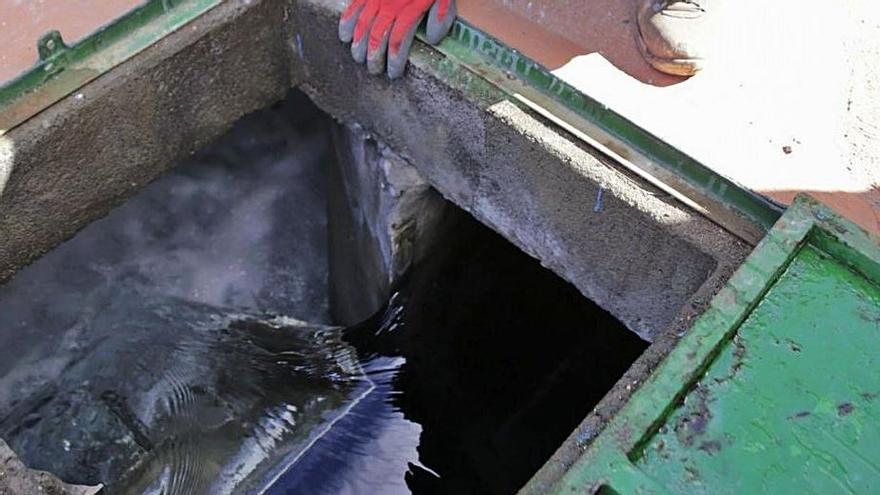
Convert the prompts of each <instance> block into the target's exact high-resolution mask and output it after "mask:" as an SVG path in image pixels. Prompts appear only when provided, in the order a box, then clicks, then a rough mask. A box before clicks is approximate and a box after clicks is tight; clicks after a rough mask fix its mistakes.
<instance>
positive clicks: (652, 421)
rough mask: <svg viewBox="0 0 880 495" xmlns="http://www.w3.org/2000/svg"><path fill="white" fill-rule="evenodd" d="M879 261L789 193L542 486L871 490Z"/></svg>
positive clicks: (859, 238)
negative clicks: (679, 331) (608, 414)
mask: <svg viewBox="0 0 880 495" xmlns="http://www.w3.org/2000/svg"><path fill="white" fill-rule="evenodd" d="M878 267H880V248H878V241H877V239H876V238H873V237H871V236H870V235H868V234H867V233H865V232H864V231H863V230H861V229H859V228H858V227H856V226H855V225H853V224H851V223H849V222H848V221H846V220H843V219H841V218H840V217H838V216H837V215H835V214H834V213H832V212H831V211H830V210H829V209H828V208H827V207H825V206H823V205H820V204H818V203H816V202H814V201H813V200H811V199H808V198H806V197H804V196H801V197H799V198H798V199H797V201H796V202H795V204H794V205H793V206H792V208H791V209H790V210H789V211H788V212H787V213H786V214H785V215H784V216H783V217H782V219H781V220H780V221H779V222H778V223H777V224H776V226H775V227H774V228H773V229H772V230H771V231H770V233H769V234H768V236H767V237H766V238H765V239H764V241H762V243H761V244H760V245H759V246H758V248H757V249H756V250H755V252H754V253H753V254H752V255H751V256H750V257H749V259H748V260H747V261H746V262H745V264H744V265H743V266H742V268H741V269H740V270H739V271H738V272H737V273H736V274H735V275H734V276H733V277H732V279H731V281H730V283H729V284H728V286H727V287H725V288H724V289H723V290H722V291H721V293H719V295H718V296H717V297H716V298H715V299H714V300H713V302H712V305H711V308H710V309H709V311H707V312H706V313H705V314H704V315H703V317H701V319H700V320H699V321H698V322H697V323H696V324H695V326H694V328H693V329H692V330H691V332H690V333H689V334H688V335H686V336H685V337H684V338H683V339H682V340H681V342H680V343H679V345H678V346H677V347H676V349H675V350H673V352H672V353H671V354H670V355H669V356H668V358H667V359H666V361H664V362H663V363H662V364H661V365H660V366H659V367H658V369H657V370H655V372H654V373H653V374H652V375H651V377H650V378H649V379H648V380H647V381H646V382H645V384H644V385H643V386H642V388H641V389H640V390H638V391H637V392H636V393H635V394H634V395H633V397H632V399H631V400H630V402H629V403H628V404H627V405H626V406H625V407H624V409H623V410H622V411H621V412H620V414H618V415H617V416H616V417H615V418H614V419H613V420H612V421H611V422H610V423H609V425H608V427H607V428H606V429H605V431H603V432H602V433H601V434H600V435H599V437H598V438H597V439H596V441H595V442H594V443H593V444H592V445H591V446H590V447H589V448H588V449H587V451H586V452H585V453H584V454H583V455H582V457H581V458H580V459H579V460H578V461H577V462H576V463H575V465H574V466H573V467H572V468H571V469H570V470H569V471H568V472H567V473H566V474H565V475H564V477H563V479H562V480H561V481H560V482H559V483H558V484H557V486H556V487H555V488H554V493H583V492H584V490H587V491H590V490H600V492H601V493H604V492H607V493H620V494H636V493H683V494H686V493H712V494H716V493H717V494H723V493H731V494H735V493H736V494H738V493H836V492H843V493H865V494H868V493H877V492H878V490H880V373H878V372H877V370H878V364H880V353H878V352H877V351H878V350H880V279H878V278H877V275H878V271H877V270H878Z"/></svg>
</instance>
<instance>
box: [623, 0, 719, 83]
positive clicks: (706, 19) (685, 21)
mask: <svg viewBox="0 0 880 495" xmlns="http://www.w3.org/2000/svg"><path fill="white" fill-rule="evenodd" d="M716 1H717V0H639V10H638V13H637V18H636V19H637V25H638V29H639V32H638V42H639V48H640V49H641V51H642V55H643V56H644V57H645V60H647V61H648V63H649V64H651V65H652V66H654V68H656V69H657V70H659V71H661V72H665V73H667V74H673V75H676V76H691V75H693V74H694V73H696V72H697V71H699V70H700V69H702V68H703V65H704V63H705V61H706V59H707V56H708V51H709V49H710V46H711V43H710V42H711V36H712V35H713V31H714V26H713V25H712V24H711V20H712V19H711V15H712V14H711V12H710V4H712V3H714V2H716Z"/></svg>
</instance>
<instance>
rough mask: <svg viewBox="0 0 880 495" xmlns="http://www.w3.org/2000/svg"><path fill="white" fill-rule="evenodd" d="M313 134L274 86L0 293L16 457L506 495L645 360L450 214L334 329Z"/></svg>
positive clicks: (321, 127) (391, 489) (319, 489)
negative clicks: (359, 318)
mask: <svg viewBox="0 0 880 495" xmlns="http://www.w3.org/2000/svg"><path fill="white" fill-rule="evenodd" d="M332 125H333V124H332V123H331V122H330V120H329V118H328V117H327V116H325V115H323V114H322V113H320V112H319V111H318V110H317V109H316V108H315V107H313V106H312V104H311V102H309V100H308V99H307V98H306V97H305V96H303V95H302V94H301V93H297V92H293V93H291V94H290V95H289V96H288V98H287V99H286V100H284V101H282V102H280V103H278V104H276V105H274V106H272V107H271V108H268V109H265V110H263V111H260V112H257V113H255V114H252V115H249V116H247V117H246V118H244V119H242V121H240V122H239V123H238V124H237V125H236V126H235V127H234V129H233V130H231V131H230V132H229V133H227V134H226V135H225V136H223V137H221V138H220V139H218V140H217V141H216V142H214V143H213V144H211V145H209V146H207V147H206V148H204V149H203V150H201V151H200V152H199V153H197V154H196V155H194V156H193V157H192V158H190V159H188V160H185V161H184V162H182V163H180V164H179V165H178V166H177V167H175V168H174V169H172V170H171V171H170V172H168V173H167V174H165V175H164V176H163V177H161V178H160V179H158V180H157V181H155V182H154V183H152V184H150V185H149V186H147V187H146V188H145V189H144V190H143V191H142V192H141V193H140V194H138V195H137V196H135V197H133V198H132V199H130V200H129V201H128V202H126V203H125V204H124V205H122V206H121V207H119V208H117V209H116V210H114V211H113V212H111V213H110V214H109V215H108V216H107V217H106V218H104V219H101V220H99V221H97V222H94V223H93V224H91V225H89V226H88V227H87V228H86V229H84V230H83V231H81V232H80V233H79V234H77V236H76V237H74V238H73V239H71V240H69V241H67V242H66V243H64V244H63V245H61V246H59V247H58V248H57V249H55V250H54V251H52V252H50V253H49V254H47V255H45V256H44V257H43V258H41V259H40V260H38V261H37V262H36V263H34V264H33V265H31V266H30V267H27V268H25V269H23V270H22V271H21V272H20V273H19V274H18V275H17V276H16V277H15V278H14V279H13V280H12V281H10V282H9V283H7V284H6V285H5V286H3V287H0V306H2V307H3V308H4V311H3V312H2V313H0V339H2V342H3V348H4V356H5V358H4V360H3V362H2V363H0V437H2V438H4V439H5V440H6V441H7V442H8V443H9V445H10V446H11V447H12V448H13V449H14V450H15V451H16V452H17V453H18V455H19V456H20V457H21V458H22V459H23V460H24V461H25V463H26V464H28V466H30V467H33V468H39V469H45V470H49V471H51V472H53V473H55V474H57V475H59V476H60V477H61V478H62V479H63V480H64V481H67V482H71V483H81V484H95V483H104V484H105V485H106V486H107V487H108V489H109V490H110V493H153V492H155V493H248V492H249V491H252V490H267V493H291V494H292V493H316V494H320V493H406V492H412V493H456V494H459V493H499V494H502V493H514V492H515V491H516V490H517V489H518V488H519V487H520V486H522V485H523V484H524V483H525V482H526V481H527V480H528V479H529V478H530V477H531V476H532V475H533V474H534V472H535V471H536V470H537V469H538V468H540V466H541V465H542V464H543V463H544V462H545V461H546V460H547V459H548V458H549V457H550V455H552V454H553V452H554V450H555V449H556V448H558V447H559V445H560V444H561V443H562V441H563V440H564V439H565V438H566V437H567V436H568V435H569V434H570V432H571V431H573V430H574V428H575V427H576V426H577V424H578V423H579V422H580V421H581V420H582V419H583V418H584V417H585V416H586V415H587V414H589V412H590V411H591V409H592V408H593V407H594V406H595V405H596V404H597V403H598V402H599V400H600V399H602V397H603V396H604V395H605V394H606V393H607V392H608V391H609V390H610V389H611V388H612V387H613V386H614V384H615V382H616V381H617V380H618V379H619V378H620V377H621V375H622V374H623V373H624V372H625V371H626V370H627V369H628V367H629V366H630V364H632V362H633V361H635V359H636V358H638V356H639V355H640V354H641V353H642V351H643V350H644V349H645V348H646V347H647V343H645V342H644V341H642V340H640V339H639V338H637V337H636V336H635V334H633V333H631V332H629V331H628V330H627V329H626V328H625V327H624V326H623V325H622V324H621V323H620V322H619V321H617V320H616V319H615V318H614V317H613V316H612V315H610V314H609V313H607V312H605V311H604V310H602V309H601V308H599V307H598V306H597V305H595V304H594V303H592V302H591V301H589V300H588V299H586V298H584V297H583V296H582V295H581V294H580V292H578V291H577V290H576V289H575V288H574V287H573V286H572V285H570V284H568V283H567V282H565V281H564V280H562V279H560V278H559V277H557V276H556V275H554V274H553V273H552V272H551V271H549V270H547V269H545V268H544V267H542V266H541V264H540V263H539V262H538V261H537V260H536V259H534V258H532V257H530V256H528V255H526V254H524V253H523V252H522V251H520V250H519V249H517V248H516V247H515V246H513V245H512V244H510V243H509V242H508V241H506V240H505V239H504V238H502V237H501V236H500V235H498V234H496V233H495V232H493V231H492V230H491V229H489V228H488V227H485V226H483V225H482V224H481V223H479V222H478V221H477V220H475V219H474V218H473V217H471V216H470V215H469V214H467V213H466V212H464V211H463V210H459V209H457V208H456V207H454V206H452V205H451V204H447V205H446V207H445V211H444V213H443V220H442V222H441V224H442V225H441V224H438V226H437V233H436V236H434V239H433V240H432V242H431V245H430V247H429V248H426V250H425V253H424V254H423V255H422V256H420V257H418V259H416V260H414V262H413V263H412V264H411V265H410V266H409V267H408V269H407V270H406V271H405V272H404V273H403V274H401V275H400V276H395V277H394V279H393V280H392V282H391V283H390V284H385V283H376V284H364V290H367V286H369V287H374V286H375V287H385V286H386V285H387V286H388V289H389V290H388V292H387V293H386V294H384V300H385V301H387V302H385V303H384V305H383V307H381V308H378V311H376V312H375V313H374V315H373V316H372V317H369V318H367V319H366V320H365V321H363V322H361V323H358V324H355V325H349V326H348V327H347V328H343V327H341V326H334V325H337V324H339V323H340V322H339V321H337V318H335V317H334V314H336V313H338V310H339V308H334V307H333V306H334V304H337V305H338V304H341V302H340V301H335V302H334V300H333V297H331V295H330V292H331V287H332V286H333V284H339V283H344V282H345V281H344V280H342V281H340V280H339V279H336V280H333V281H331V280H330V278H331V277H333V276H334V275H333V268H332V264H333V259H332V256H331V255H328V252H331V251H332V248H331V247H330V246H329V244H330V243H332V242H334V237H333V236H332V235H329V236H328V223H332V219H328V214H332V211H333V210H332V209H328V206H327V202H328V195H329V194H333V193H331V192H330V191H333V190H334V189H333V188H332V187H330V186H328V181H330V180H331V179H332V176H333V174H331V173H330V172H329V171H331V170H333V167H336V166H337V164H336V161H337V159H336V158H334V153H333V150H332V140H331V139H330V137H329V135H330V129H331V126H332ZM337 145H338V144H337ZM336 155H338V153H337V154H336ZM432 194H436V193H432ZM328 211H330V212H331V213H328ZM395 225H396V224H395ZM350 228H352V229H356V228H359V227H358V226H357V225H356V224H353V225H350ZM362 283H363V280H358V281H350V284H351V285H352V286H354V287H355V288H356V287H357V286H359V285H360V284H362ZM347 290H348V291H349V292H351V288H348V289H347ZM370 290H372V289H370ZM343 312H344V311H343Z"/></svg>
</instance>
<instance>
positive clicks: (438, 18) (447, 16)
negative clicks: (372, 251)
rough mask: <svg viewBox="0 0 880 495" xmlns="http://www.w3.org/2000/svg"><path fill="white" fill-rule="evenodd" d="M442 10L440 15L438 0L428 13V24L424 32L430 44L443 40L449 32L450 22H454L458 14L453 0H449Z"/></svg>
mask: <svg viewBox="0 0 880 495" xmlns="http://www.w3.org/2000/svg"><path fill="white" fill-rule="evenodd" d="M442 10H443V12H442V15H441V6H440V2H434V5H433V6H432V7H431V11H430V12H429V13H428V25H427V27H426V33H425V34H426V38H427V41H428V43H430V44H432V45H436V44H438V43H440V42H441V41H443V38H445V37H446V35H447V34H448V33H449V30H450V29H451V28H452V24H453V23H454V22H455V18H456V17H457V15H458V14H457V11H456V8H455V0H450V1H449V3H448V5H446V6H445V8H443V9H442Z"/></svg>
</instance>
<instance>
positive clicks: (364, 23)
mask: <svg viewBox="0 0 880 495" xmlns="http://www.w3.org/2000/svg"><path fill="white" fill-rule="evenodd" d="M429 10H430V12H428V11H429ZM426 12H428V26H427V33H428V42H429V43H431V44H432V45H433V44H437V43H439V42H440V40H442V39H443V37H444V36H446V33H448V32H449V28H450V27H451V26H452V22H453V21H454V20H455V15H456V12H455V0H352V2H351V4H350V5H349V6H348V8H347V9H345V12H343V13H342V16H341V17H340V18H339V39H341V40H342V41H343V42H345V43H348V42H351V56H352V57H354V60H355V61H356V62H357V63H359V64H362V63H364V61H365V60H366V62H367V70H368V71H369V72H370V74H380V73H382V71H385V70H387V71H388V77H390V78H392V79H393V78H395V77H400V76H401V75H402V74H403V70H404V69H405V68H406V60H407V58H408V57H409V50H410V47H411V46H412V42H413V38H414V37H415V34H416V29H417V28H418V27H419V24H421V22H422V18H423V17H424V16H425V13H426Z"/></svg>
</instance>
